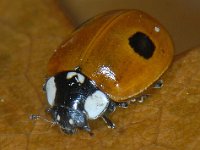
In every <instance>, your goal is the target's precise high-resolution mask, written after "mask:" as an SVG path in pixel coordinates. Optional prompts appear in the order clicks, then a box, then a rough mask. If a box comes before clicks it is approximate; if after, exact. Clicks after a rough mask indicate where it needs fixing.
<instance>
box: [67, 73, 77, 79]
mask: <svg viewBox="0 0 200 150" xmlns="http://www.w3.org/2000/svg"><path fill="white" fill-rule="evenodd" d="M76 75H77V73H76V72H68V73H67V79H71V78H72V77H73V76H76Z"/></svg>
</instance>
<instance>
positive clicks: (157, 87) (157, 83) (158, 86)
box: [153, 79, 163, 89]
mask: <svg viewBox="0 0 200 150" xmlns="http://www.w3.org/2000/svg"><path fill="white" fill-rule="evenodd" d="M162 86H163V80H162V79H160V80H158V81H156V82H155V83H154V84H153V88H154V89H160V88H161V87H162Z"/></svg>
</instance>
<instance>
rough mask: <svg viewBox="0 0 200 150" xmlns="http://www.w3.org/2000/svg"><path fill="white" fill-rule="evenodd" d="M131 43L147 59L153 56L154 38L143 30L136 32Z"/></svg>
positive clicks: (130, 39) (131, 38) (130, 40)
mask: <svg viewBox="0 0 200 150" xmlns="http://www.w3.org/2000/svg"><path fill="white" fill-rule="evenodd" d="M128 40H129V45H130V46H131V48H132V49H133V50H134V51H135V52H136V53H138V54H139V55H140V56H142V57H144V58H145V59H149V58H151V57H152V55H153V53H154V50H155V45H154V43H153V42H152V40H151V39H150V38H149V37H148V36H147V35H146V34H144V33H142V32H136V33H135V34H134V35H132V36H131V37H130V38H129V39H128Z"/></svg>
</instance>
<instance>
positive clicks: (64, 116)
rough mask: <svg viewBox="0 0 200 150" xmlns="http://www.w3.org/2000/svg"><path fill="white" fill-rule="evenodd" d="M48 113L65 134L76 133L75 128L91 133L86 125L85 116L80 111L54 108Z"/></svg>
mask: <svg viewBox="0 0 200 150" xmlns="http://www.w3.org/2000/svg"><path fill="white" fill-rule="evenodd" d="M50 113H51V115H52V119H53V121H54V122H55V123H57V124H58V125H59V126H60V128H61V129H62V130H63V132H65V133H67V134H74V133H75V132H76V131H77V128H81V129H84V130H86V131H87V132H91V129H90V127H89V125H88V123H87V117H86V114H84V113H83V112H82V111H79V110H75V109H72V108H66V107H61V106H54V107H52V108H51V109H50Z"/></svg>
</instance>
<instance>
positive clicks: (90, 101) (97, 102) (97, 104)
mask: <svg viewBox="0 0 200 150" xmlns="http://www.w3.org/2000/svg"><path fill="white" fill-rule="evenodd" d="M108 104H109V99H108V98H107V96H106V95H105V94H104V93H103V92H101V91H99V90H97V91H95V92H94V93H93V94H92V95H91V96H88V97H87V99H86V100H85V105H84V108H85V111H86V112H87V114H88V118H89V119H96V118H98V117H100V116H101V115H102V113H103V112H105V110H106V108H107V107H108Z"/></svg>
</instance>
